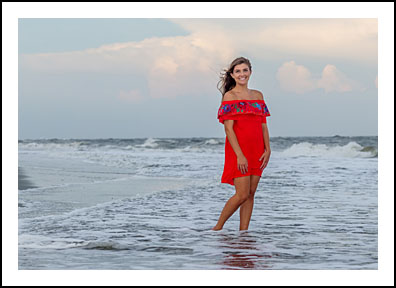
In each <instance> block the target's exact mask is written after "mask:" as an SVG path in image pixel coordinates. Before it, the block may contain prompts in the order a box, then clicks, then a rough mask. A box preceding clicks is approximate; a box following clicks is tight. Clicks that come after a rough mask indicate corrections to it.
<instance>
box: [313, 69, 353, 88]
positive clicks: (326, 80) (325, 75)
mask: <svg viewBox="0 0 396 288" xmlns="http://www.w3.org/2000/svg"><path fill="white" fill-rule="evenodd" d="M317 87H318V88H323V89H325V91H326V93H328V92H332V91H336V92H348V91H352V90H353V87H356V84H355V83H354V81H352V80H350V79H348V77H347V76H346V75H345V74H344V73H342V72H341V71H339V70H338V69H337V68H336V67H335V66H334V65H330V64H329V65H326V67H325V68H324V69H323V72H322V78H321V79H319V80H318V81H317Z"/></svg>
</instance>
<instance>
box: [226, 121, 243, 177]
mask: <svg viewBox="0 0 396 288" xmlns="http://www.w3.org/2000/svg"><path fill="white" fill-rule="evenodd" d="M233 126H234V120H224V129H225V133H226V135H227V139H228V141H229V142H230V144H231V147H232V149H234V152H235V154H236V156H237V165H238V169H239V170H240V171H241V172H242V173H243V174H245V173H246V172H247V170H248V162H247V159H246V157H245V155H243V152H242V149H241V147H240V146H239V143H238V139H237V137H236V135H235V132H234V128H233Z"/></svg>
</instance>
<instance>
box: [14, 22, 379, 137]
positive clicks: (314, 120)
mask: <svg viewBox="0 0 396 288" xmlns="http://www.w3.org/2000/svg"><path fill="white" fill-rule="evenodd" d="M240 56H243V57H246V58H248V59H249V60H250V61H251V64H252V76H251V78H250V80H249V84H248V87H249V88H250V89H256V90H259V91H261V92H262V93H263V95H264V100H265V102H266V104H267V106H268V108H269V111H270V113H271V116H270V118H268V127H269V131H270V135H271V136H334V135H341V136H375V135H378V19H376V18H338V19H337V18H246V17H245V18H149V17H148V18H19V19H18V130H19V131H18V138H19V139H41V138H85V139H86V138H146V137H153V138H155V137H161V138H167V137H224V135H225V134H224V127H223V125H222V124H220V123H219V122H218V120H217V110H218V108H219V105H220V101H221V93H220V91H219V90H218V89H217V83H218V81H219V76H220V72H221V71H222V69H224V68H227V67H228V66H229V64H230V63H231V62H232V60H234V59H235V58H237V57H240Z"/></svg>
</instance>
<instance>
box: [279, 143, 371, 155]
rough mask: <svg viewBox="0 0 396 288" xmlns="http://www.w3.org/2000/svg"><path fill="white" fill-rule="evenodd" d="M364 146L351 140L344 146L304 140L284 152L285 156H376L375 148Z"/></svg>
mask: <svg viewBox="0 0 396 288" xmlns="http://www.w3.org/2000/svg"><path fill="white" fill-rule="evenodd" d="M363 149H364V147H363V146H361V145H359V144H358V143H356V142H349V143H348V144H346V145H344V146H339V145H336V146H329V145H326V144H312V143H309V142H302V143H298V144H293V145H292V146H291V147H289V148H287V149H286V150H284V151H283V152H282V155H283V156H288V157H300V156H309V157H347V158H356V157H362V158H371V157H375V156H377V155H376V152H375V151H374V150H369V151H363Z"/></svg>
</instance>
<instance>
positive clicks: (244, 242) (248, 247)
mask: <svg viewBox="0 0 396 288" xmlns="http://www.w3.org/2000/svg"><path fill="white" fill-rule="evenodd" d="M220 241H221V242H222V244H223V246H222V247H223V248H226V249H227V250H226V251H224V252H223V253H224V254H225V257H224V259H223V262H222V263H223V264H224V268H222V269H269V268H271V265H270V264H269V263H265V262H266V261H265V259H268V258H271V257H272V256H271V255H269V254H268V253H265V252H264V251H260V249H259V247H258V245H257V241H256V237H255V236H252V235H250V234H249V233H248V232H247V231H244V232H241V233H240V234H239V235H223V237H222V238H221V240H220Z"/></svg>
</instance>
